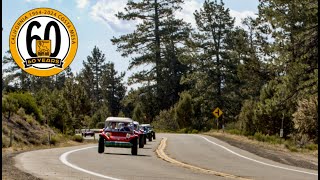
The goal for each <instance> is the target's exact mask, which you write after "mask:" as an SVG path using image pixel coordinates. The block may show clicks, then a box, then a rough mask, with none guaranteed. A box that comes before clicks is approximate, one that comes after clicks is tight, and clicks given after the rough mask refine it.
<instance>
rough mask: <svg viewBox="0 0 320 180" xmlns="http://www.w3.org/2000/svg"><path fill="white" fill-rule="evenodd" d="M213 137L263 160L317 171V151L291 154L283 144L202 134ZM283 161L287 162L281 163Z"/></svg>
mask: <svg viewBox="0 0 320 180" xmlns="http://www.w3.org/2000/svg"><path fill="white" fill-rule="evenodd" d="M203 134H205V135H209V136H213V137H215V138H218V139H220V140H222V141H225V142H227V143H229V144H230V145H233V146H236V147H238V148H241V149H244V150H247V151H249V152H251V153H254V154H257V155H259V156H262V157H264V158H268V159H272V160H274V161H278V162H281V163H284V164H289V165H293V166H298V167H305V168H309V169H318V151H317V150H313V151H311V150H307V149H305V150H300V151H299V152H291V151H290V150H289V149H287V148H286V147H285V145H284V144H271V143H266V142H260V141H257V140H253V139H249V138H248V137H246V136H242V135H234V134H229V133H226V132H224V133H223V132H217V131H210V132H207V133H203ZM281 159H282V160H283V159H285V160H286V161H287V162H285V161H282V160H281Z"/></svg>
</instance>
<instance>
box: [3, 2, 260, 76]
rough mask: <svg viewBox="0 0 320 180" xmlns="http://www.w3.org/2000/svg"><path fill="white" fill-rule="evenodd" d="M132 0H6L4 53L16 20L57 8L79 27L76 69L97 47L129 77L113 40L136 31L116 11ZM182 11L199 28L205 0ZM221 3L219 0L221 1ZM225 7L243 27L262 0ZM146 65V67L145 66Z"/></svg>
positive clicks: (184, 7) (73, 67)
mask: <svg viewBox="0 0 320 180" xmlns="http://www.w3.org/2000/svg"><path fill="white" fill-rule="evenodd" d="M127 1H128V0H4V1H2V27H3V32H2V54H3V55H4V53H5V52H6V51H7V50H8V49H9V33H10V30H11V28H12V26H13V24H14V22H15V21H16V20H17V19H18V18H19V17H20V16H21V15H22V14H23V13H25V12H27V11H29V10H31V9H34V8H40V7H48V8H53V9H56V10H58V11H60V12H62V13H63V14H65V15H66V16H67V17H68V18H69V19H70V20H71V21H72V23H73V25H74V26H75V28H76V30H77V33H78V39H79V46H78V51H77V54H76V56H75V58H74V60H73V62H72V63H71V65H70V66H71V69H72V71H73V72H79V71H80V70H81V69H82V67H83V66H82V62H83V61H84V60H86V58H87V56H89V55H91V51H92V49H93V48H94V46H97V47H98V48H99V49H100V50H101V51H102V52H103V53H104V54H105V55H106V61H111V62H114V64H115V69H116V70H117V71H118V72H126V76H125V82H127V78H128V77H129V76H130V75H131V74H132V73H133V72H134V70H131V71H128V65H129V62H130V57H129V58H124V57H121V53H120V52H117V51H116V50H117V48H116V46H115V45H112V43H111V41H110V39H111V38H112V37H119V36H120V35H124V34H127V33H130V32H132V31H133V30H134V29H135V23H134V22H128V21H121V20H118V19H117V18H116V17H115V15H114V14H116V13H117V12H119V11H123V9H124V7H125V5H126V2H127ZM184 2H185V3H184V4H183V6H182V8H183V9H182V11H180V12H177V14H176V16H177V17H178V18H183V19H184V20H185V21H187V22H189V23H191V25H192V26H193V27H195V21H194V16H193V12H194V11H195V10H199V9H200V8H201V7H202V5H203V2H204V0H184ZM218 2H219V1H218ZM223 2H224V3H225V7H226V8H229V9H230V14H231V16H233V17H235V18H236V22H235V25H236V26H241V19H243V18H245V17H247V16H255V14H257V12H258V8H257V7H258V0H224V1H223ZM142 68H143V67H142Z"/></svg>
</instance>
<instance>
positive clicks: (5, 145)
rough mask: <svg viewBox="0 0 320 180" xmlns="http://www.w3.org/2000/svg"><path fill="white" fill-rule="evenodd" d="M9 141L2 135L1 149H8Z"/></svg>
mask: <svg viewBox="0 0 320 180" xmlns="http://www.w3.org/2000/svg"><path fill="white" fill-rule="evenodd" d="M9 144H10V139H9V138H7V137H4V136H3V135H2V148H7V147H9Z"/></svg>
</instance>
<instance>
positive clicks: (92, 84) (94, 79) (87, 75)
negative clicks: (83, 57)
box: [80, 46, 106, 108]
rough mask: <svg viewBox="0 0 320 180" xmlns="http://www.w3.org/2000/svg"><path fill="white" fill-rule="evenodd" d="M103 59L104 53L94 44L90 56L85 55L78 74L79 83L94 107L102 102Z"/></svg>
mask: <svg viewBox="0 0 320 180" xmlns="http://www.w3.org/2000/svg"><path fill="white" fill-rule="evenodd" d="M105 60H106V59H105V55H104V54H103V53H102V52H101V50H100V49H99V48H98V47H96V46H95V47H94V48H93V50H92V52H91V56H88V57H87V61H83V66H84V69H83V70H82V72H81V75H80V76H81V83H82V84H83V85H84V87H85V89H86V92H87V94H89V95H90V98H91V100H92V101H93V102H94V104H95V105H94V106H95V107H96V108H97V107H99V106H100V105H101V104H102V101H101V100H102V92H101V77H102V73H103V70H104V69H105Z"/></svg>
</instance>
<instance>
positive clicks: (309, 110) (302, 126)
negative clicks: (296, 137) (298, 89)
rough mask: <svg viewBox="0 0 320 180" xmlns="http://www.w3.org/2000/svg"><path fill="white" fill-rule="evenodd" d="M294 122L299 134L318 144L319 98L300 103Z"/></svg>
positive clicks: (315, 97)
mask: <svg viewBox="0 0 320 180" xmlns="http://www.w3.org/2000/svg"><path fill="white" fill-rule="evenodd" d="M293 122H294V126H295V128H296V129H297V130H298V133H299V134H300V136H301V137H302V135H303V134H306V135H307V136H308V139H310V140H312V141H313V142H314V143H317V142H318V126H317V123H318V96H313V97H311V98H310V99H303V100H301V101H299V102H298V109H297V111H296V112H295V113H294V114H293Z"/></svg>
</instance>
